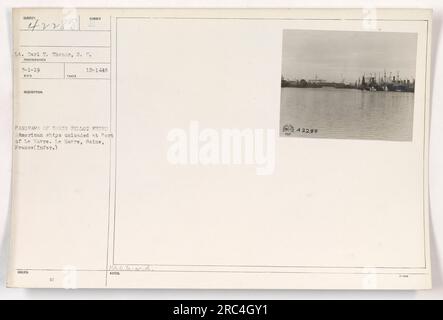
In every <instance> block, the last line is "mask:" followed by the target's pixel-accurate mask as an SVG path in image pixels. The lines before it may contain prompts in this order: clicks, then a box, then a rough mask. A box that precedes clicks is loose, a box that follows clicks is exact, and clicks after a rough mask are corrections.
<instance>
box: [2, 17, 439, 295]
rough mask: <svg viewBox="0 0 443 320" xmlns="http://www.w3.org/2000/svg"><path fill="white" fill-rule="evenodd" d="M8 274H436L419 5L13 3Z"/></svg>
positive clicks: (385, 278) (157, 281)
mask: <svg viewBox="0 0 443 320" xmlns="http://www.w3.org/2000/svg"><path fill="white" fill-rule="evenodd" d="M13 14H14V17H13V19H14V56H13V59H14V159H13V168H14V170H13V187H12V188H13V205H12V214H13V221H12V247H11V257H10V270H9V279H8V286H10V287H49V288H52V287H54V288H58V287H65V288H83V287H85V288H91V287H97V288H239V289H247V288H263V289H265V288H282V289H291V288H297V289H298V288H299V289H305V288H312V289H317V288H320V289H321V288H324V289H424V288H430V287H431V270H430V254H429V252H430V251H429V226H428V223H429V222H428V173H427V170H428V168H427V161H428V123H429V88H430V84H429V81H430V76H429V73H430V72H429V70H430V43H431V39H430V34H431V11H430V10H385V9H384V10H381V9H380V10H375V9H374V10H369V11H367V10H366V11H365V10H356V9H352V10H350V9H349V10H330V9H327V10H319V9H317V10H302V9H297V10H295V9H294V10H271V9H266V10H264V9H262V10H258V9H256V10H238V9H236V10H233V9H232V10H218V9H217V10H215V9H213V10H194V9H193V10H166V9H158V10H146V9H127V10H124V9H72V8H69V9H16V10H14V13H13Z"/></svg>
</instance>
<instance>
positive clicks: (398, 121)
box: [280, 30, 417, 141]
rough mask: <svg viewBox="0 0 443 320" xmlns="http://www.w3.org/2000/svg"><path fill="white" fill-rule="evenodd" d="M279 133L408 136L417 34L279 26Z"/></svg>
mask: <svg viewBox="0 0 443 320" xmlns="http://www.w3.org/2000/svg"><path fill="white" fill-rule="evenodd" d="M282 55H283V56H282V77H281V108H280V136H282V137H311V138H337V139H369V140H391V141H411V140H412V135H413V118H414V91H415V79H416V57H417V34H416V33H405V32H370V31H314V30H283V53H282Z"/></svg>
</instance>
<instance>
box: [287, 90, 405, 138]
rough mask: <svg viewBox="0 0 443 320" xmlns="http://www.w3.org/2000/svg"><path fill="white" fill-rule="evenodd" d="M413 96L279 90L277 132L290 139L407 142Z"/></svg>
mask: <svg viewBox="0 0 443 320" xmlns="http://www.w3.org/2000/svg"><path fill="white" fill-rule="evenodd" d="M413 112H414V94H413V93H408V92H369V91H361V90H356V89H335V88H282V92H281V113H280V132H281V135H282V136H283V135H284V134H283V127H284V126H285V125H292V126H293V127H294V128H295V130H297V129H298V128H301V129H303V128H304V129H308V130H310V129H316V132H317V133H312V134H310V133H302V132H297V131H295V132H294V133H293V134H291V136H304V137H317V138H343V139H376V140H397V141H410V140H411V139H412V127H413Z"/></svg>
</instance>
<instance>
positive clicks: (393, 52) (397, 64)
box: [282, 30, 417, 83]
mask: <svg viewBox="0 0 443 320" xmlns="http://www.w3.org/2000/svg"><path fill="white" fill-rule="evenodd" d="M416 56H417V34H415V33H397V32H395V33H394V32H361V31H310V30H284V32H283V69H282V72H283V76H284V77H285V78H289V79H307V80H308V79H314V78H315V75H317V76H318V78H319V79H324V80H328V81H341V80H342V77H343V78H344V79H345V82H351V83H354V82H355V81H356V80H357V79H358V78H359V77H360V76H361V75H362V74H363V73H366V75H369V73H371V72H372V73H377V76H378V73H379V72H380V74H381V75H383V70H385V69H386V71H387V74H388V76H389V72H392V75H396V74H397V71H399V72H400V78H403V79H404V78H409V79H412V78H415V65H416Z"/></svg>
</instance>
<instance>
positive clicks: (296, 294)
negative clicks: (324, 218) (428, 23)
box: [0, 0, 443, 299]
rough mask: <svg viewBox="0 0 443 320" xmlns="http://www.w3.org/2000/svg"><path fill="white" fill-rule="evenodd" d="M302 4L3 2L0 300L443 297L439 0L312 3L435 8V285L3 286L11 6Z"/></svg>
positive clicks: (442, 6)
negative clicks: (385, 288) (298, 287)
mask: <svg viewBox="0 0 443 320" xmlns="http://www.w3.org/2000/svg"><path fill="white" fill-rule="evenodd" d="M26 6H27V7H30V6H41V7H50V6H55V7H86V6H93V7H251V8H253V7H269V8H271V7H280V8H287V7H306V1H295V0H294V1H289V0H286V1H284V0H277V1H276V0H274V1H272V0H267V1H265V0H262V1H233V0H231V1H229V0H226V1H202V0H200V1H198V0H195V1H165V0H163V1H161V0H157V1H145V0H132V1H119V0H64V1H63V0H58V1H57V0H52V1H51V0H46V1H43V0H27V1H26V0H2V1H1V3H0V299H90V298H97V299H106V298H114V299H116V298H124V299H127V298H132V299H442V298H443V264H442V263H443V262H442V259H443V216H442V214H441V212H442V210H443V197H442V196H441V194H443V148H442V141H443V122H442V121H441V120H440V119H442V116H443V114H442V113H443V106H442V94H443V92H442V90H436V89H437V88H440V87H443V80H442V79H441V72H439V71H440V64H441V63H442V58H443V56H442V55H443V53H442V52H441V50H440V46H441V44H440V42H441V41H440V38H441V35H440V29H441V19H442V15H443V2H442V1H441V0H427V1H426V0H420V1H418V0H390V1H389V0H386V1H382V0H379V1H377V0H373V1H369V0H367V1H361V0H354V1H353V0H347V1H346V0H341V1H327V0H311V1H309V6H310V7H319V8H324V7H339V8H340V7H341V8H362V7H366V8H368V7H377V8H393V7H403V8H433V9H434V17H433V19H434V21H433V43H432V45H433V50H432V58H433V59H432V60H433V61H432V120H431V122H432V123H431V156H430V190H431V246H432V269H433V270H432V273H433V286H434V289H432V290H429V291H370V292H369V291H299V290H291V291H288V290H286V291H285V290H271V291H269V290H267V291H255V290H254V291H243V290H242V291H229V290H223V291H219V290H133V291H131V290H75V291H68V290H54V289H45V290H40V289H38V290H37V289H33V290H26V289H6V288H5V281H6V269H7V254H8V247H9V239H8V235H9V230H8V227H9V221H10V217H9V215H10V212H9V208H10V192H9V188H10V181H11V151H10V150H11V143H10V142H11V125H12V93H11V92H12V73H11V58H10V57H11V43H12V34H11V7H26Z"/></svg>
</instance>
